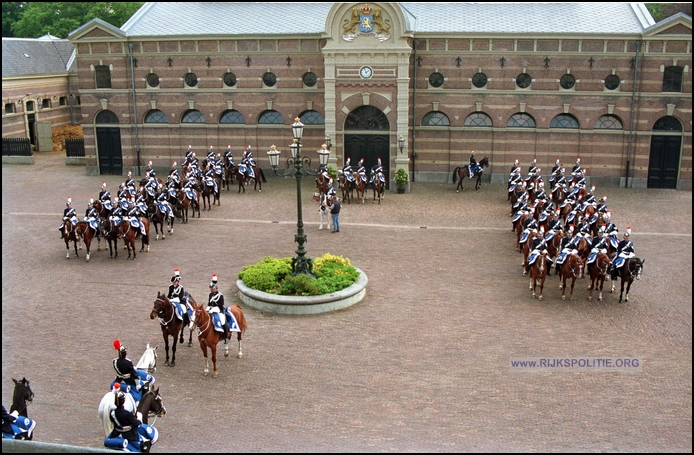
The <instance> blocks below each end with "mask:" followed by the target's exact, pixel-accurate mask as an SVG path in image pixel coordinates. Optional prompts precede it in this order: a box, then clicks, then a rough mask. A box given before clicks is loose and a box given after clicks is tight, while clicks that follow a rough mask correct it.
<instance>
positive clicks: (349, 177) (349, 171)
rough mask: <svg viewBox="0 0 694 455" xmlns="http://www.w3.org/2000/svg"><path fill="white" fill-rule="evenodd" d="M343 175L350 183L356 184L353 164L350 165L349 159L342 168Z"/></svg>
mask: <svg viewBox="0 0 694 455" xmlns="http://www.w3.org/2000/svg"><path fill="white" fill-rule="evenodd" d="M342 173H343V174H344V176H345V178H346V179H347V181H348V182H354V176H352V164H351V163H350V158H349V157H347V160H345V166H344V167H343V168H342Z"/></svg>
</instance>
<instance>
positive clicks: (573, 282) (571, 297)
mask: <svg viewBox="0 0 694 455" xmlns="http://www.w3.org/2000/svg"><path fill="white" fill-rule="evenodd" d="M574 284H576V276H575V275H574V276H572V277H571V292H570V293H569V300H573V299H574Z"/></svg>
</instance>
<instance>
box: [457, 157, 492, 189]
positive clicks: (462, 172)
mask: <svg viewBox="0 0 694 455" xmlns="http://www.w3.org/2000/svg"><path fill="white" fill-rule="evenodd" d="M477 164H479V166H480V169H478V170H477V171H475V173H474V174H473V175H470V167H469V166H458V167H457V168H455V169H453V183H455V182H456V180H457V179H460V181H459V182H458V186H456V187H455V192H456V193H459V192H460V190H463V191H465V188H463V180H465V178H466V177H477V182H476V183H475V189H476V190H479V189H480V186H482V174H484V168H485V167H487V166H489V158H487V157H486V156H485V157H484V158H482V159H481V160H480V162H479V163H477ZM458 188H460V190H459V189H458Z"/></svg>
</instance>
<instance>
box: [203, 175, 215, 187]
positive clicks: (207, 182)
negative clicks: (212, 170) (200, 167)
mask: <svg viewBox="0 0 694 455" xmlns="http://www.w3.org/2000/svg"><path fill="white" fill-rule="evenodd" d="M205 185H206V186H214V179H213V178H212V177H205Z"/></svg>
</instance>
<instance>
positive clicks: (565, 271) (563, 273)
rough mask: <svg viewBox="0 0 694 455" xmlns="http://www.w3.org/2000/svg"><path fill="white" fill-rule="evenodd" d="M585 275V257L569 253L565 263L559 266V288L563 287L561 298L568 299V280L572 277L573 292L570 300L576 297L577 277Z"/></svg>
mask: <svg viewBox="0 0 694 455" xmlns="http://www.w3.org/2000/svg"><path fill="white" fill-rule="evenodd" d="M581 275H583V259H581V258H579V257H578V256H576V255H575V254H569V255H567V256H566V259H565V260H564V263H563V264H561V265H560V266H559V280H560V281H561V282H560V284H559V289H561V299H562V300H566V280H567V279H569V278H571V292H570V294H569V300H573V299H574V284H576V278H579V277H580V276H581Z"/></svg>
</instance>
